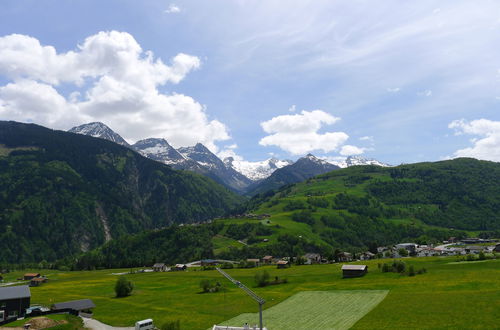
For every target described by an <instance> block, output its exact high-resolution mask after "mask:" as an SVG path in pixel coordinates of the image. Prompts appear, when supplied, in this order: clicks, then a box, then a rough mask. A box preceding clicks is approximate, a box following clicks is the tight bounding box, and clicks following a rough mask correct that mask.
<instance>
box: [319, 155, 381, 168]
mask: <svg viewBox="0 0 500 330" xmlns="http://www.w3.org/2000/svg"><path fill="white" fill-rule="evenodd" d="M328 162H330V163H331V164H334V165H337V166H338V167H341V168H346V167H350V166H356V165H376V166H382V167H390V166H391V165H389V164H386V163H382V162H380V161H378V160H376V159H371V158H364V157H361V156H348V157H347V158H345V159H341V158H340V159H328Z"/></svg>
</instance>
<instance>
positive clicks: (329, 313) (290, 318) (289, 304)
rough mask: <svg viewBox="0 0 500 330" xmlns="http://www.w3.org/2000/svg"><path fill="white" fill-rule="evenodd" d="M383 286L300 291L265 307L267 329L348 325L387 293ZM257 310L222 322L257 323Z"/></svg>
mask: <svg viewBox="0 0 500 330" xmlns="http://www.w3.org/2000/svg"><path fill="white" fill-rule="evenodd" d="M387 292H388V291H384V290H351V291H344V290H336V291H305V292H299V293H297V294H295V295H293V296H291V297H290V298H288V299H287V300H285V301H284V302H282V303H280V304H278V305H275V306H273V307H271V308H269V309H268V310H267V311H266V319H265V320H266V327H267V328H268V329H293V328H296V329H324V330H330V329H349V328H350V327H351V326H353V325H354V323H356V321H358V320H359V319H360V318H362V317H363V316H364V315H365V314H366V313H368V312H369V311H370V310H371V309H373V308H374V307H375V306H377V305H378V304H379V303H380V302H381V301H382V300H383V299H384V298H385V296H386V295H387ZM258 320H259V319H258V314H241V315H239V316H237V317H235V318H233V319H231V320H229V321H225V322H223V323H222V325H235V324H236V325H239V324H244V323H248V324H258Z"/></svg>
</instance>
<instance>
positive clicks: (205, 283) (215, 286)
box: [200, 279, 222, 293]
mask: <svg viewBox="0 0 500 330" xmlns="http://www.w3.org/2000/svg"><path fill="white" fill-rule="evenodd" d="M221 287H222V285H221V284H220V283H219V282H217V281H210V280H208V279H204V280H201V281H200V288H201V290H202V291H203V293H209V292H219V290H220V289H221Z"/></svg>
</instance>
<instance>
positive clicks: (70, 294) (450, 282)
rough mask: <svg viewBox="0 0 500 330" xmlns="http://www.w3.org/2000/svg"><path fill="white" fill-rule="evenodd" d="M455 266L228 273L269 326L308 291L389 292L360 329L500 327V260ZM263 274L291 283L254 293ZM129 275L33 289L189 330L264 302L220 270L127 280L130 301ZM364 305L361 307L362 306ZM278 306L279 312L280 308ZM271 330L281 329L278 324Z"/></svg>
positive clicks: (66, 277)
mask: <svg viewBox="0 0 500 330" xmlns="http://www.w3.org/2000/svg"><path fill="white" fill-rule="evenodd" d="M455 260H456V259H455V258H454V257H446V258H439V257H432V258H405V259H404V261H405V262H406V263H407V265H414V267H415V269H420V268H422V267H425V268H426V269H427V273H425V274H421V275H417V276H414V277H409V276H403V275H399V274H396V273H382V272H380V270H379V269H378V266H377V263H379V262H384V261H385V262H387V261H388V260H372V261H368V262H365V264H367V265H368V266H369V272H368V274H367V275H366V276H364V277H361V278H352V279H342V276H341V271H340V267H341V265H340V264H330V265H310V266H292V267H291V268H289V269H280V270H278V269H276V268H275V267H272V266H266V267H259V268H253V269H230V270H227V272H228V273H229V274H230V275H231V276H233V277H234V278H236V279H238V280H240V281H242V282H243V283H244V284H245V285H247V286H248V287H250V288H252V289H253V290H254V291H255V292H256V293H257V294H259V295H260V296H262V297H263V298H264V299H265V300H266V301H267V302H266V304H265V305H264V308H265V310H264V320H266V313H268V312H269V317H270V322H271V319H272V315H273V312H272V311H273V309H272V307H273V306H277V305H278V304H279V303H281V302H285V305H284V306H285V307H286V306H287V305H286V304H287V303H286V301H287V299H288V298H290V297H292V296H294V295H296V294H299V293H301V292H308V291H327V292H328V291H330V292H332V293H335V292H337V293H341V292H342V291H346V290H349V291H352V290H382V291H388V293H387V295H386V296H385V298H384V299H383V300H382V301H381V302H380V303H379V304H378V305H376V306H375V307H374V308H373V309H371V310H369V308H368V309H366V310H365V312H367V311H368V313H366V315H364V316H363V317H362V318H361V319H359V320H358V321H357V322H355V323H354V325H353V326H352V328H353V329H383V328H387V329H389V328H390V329H411V328H418V329H452V328H453V329H456V328H461V329H465V328H466V329H471V328H483V329H494V328H499V326H500V325H499V322H498V311H499V310H500V280H499V279H500V260H498V259H497V260H487V261H484V262H455ZM263 269H265V270H267V271H268V272H269V273H270V275H271V278H274V277H275V276H279V277H280V278H287V279H288V283H287V284H280V285H272V286H268V287H263V288H254V286H255V284H254V275H255V273H256V272H259V271H261V270H263ZM126 271H129V270H128V269H122V270H99V271H82V272H60V271H52V270H46V271H43V272H42V273H43V274H44V275H47V276H48V278H49V279H50V280H49V281H48V282H47V283H45V284H44V285H42V286H40V287H34V288H31V292H32V304H36V303H39V304H45V305H50V304H52V303H55V302H61V301H67V300H75V299H83V298H90V299H92V300H93V301H94V302H95V304H96V306H97V307H96V308H95V311H94V316H95V318H96V319H98V320H100V321H102V322H104V323H107V324H110V325H114V326H132V325H133V324H134V323H135V321H137V320H141V319H145V318H152V319H154V321H155V323H156V324H157V325H161V324H163V323H165V322H167V321H173V320H180V322H181V327H182V329H207V328H209V327H211V326H212V325H214V324H221V323H223V322H224V321H227V320H230V319H232V318H234V317H237V316H239V315H240V314H244V313H256V312H257V311H258V305H257V303H255V302H254V301H253V300H252V299H250V298H249V297H248V296H246V294H245V293H244V292H243V291H242V290H241V289H239V288H236V287H235V286H233V285H232V284H231V283H230V282H229V281H227V280H226V279H225V278H223V277H222V276H221V275H219V273H218V272H216V271H201V270H197V271H195V270H189V271H186V272H169V273H138V274H131V275H126V276H127V278H128V279H129V280H131V281H132V282H133V283H134V285H135V289H134V292H133V294H132V295H131V296H129V297H126V298H115V297H114V284H115V282H116V279H117V277H118V275H113V274H112V273H120V272H126ZM20 274H21V272H14V273H10V274H6V278H5V280H6V281H10V280H14V279H15V278H17V277H19V276H20ZM203 279H209V280H216V281H219V282H220V283H221V284H222V285H223V287H224V289H223V290H222V291H221V292H217V293H200V292H201V289H200V287H199V283H200V281H201V280H203ZM332 297H334V296H332ZM332 299H333V298H332ZM346 299H348V298H346ZM361 300H363V299H361ZM292 302H293V300H292ZM325 304H328V306H329V308H331V313H332V314H335V313H336V311H335V309H336V306H335V304H332V303H328V302H325ZM294 305H296V306H295V307H294V308H290V314H293V315H294V317H296V316H297V315H300V313H301V310H304V311H305V309H303V308H302V306H300V305H297V304H294ZM362 305H363V303H360V304H359V306H358V307H357V308H361V307H362ZM282 306H283V305H282ZM276 308H278V310H279V306H277V307H276ZM324 308H325V311H324V313H326V314H328V308H327V306H324ZM268 309H269V311H268ZM287 309H288V308H287ZM347 310H348V309H347ZM345 313H352V311H351V312H349V311H346V312H345ZM363 314H364V313H363ZM304 317H306V316H305V315H304ZM276 322H277V321H276ZM240 326H241V325H240ZM271 329H273V330H275V329H279V325H278V326H277V327H274V328H271Z"/></svg>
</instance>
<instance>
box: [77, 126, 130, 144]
mask: <svg viewBox="0 0 500 330" xmlns="http://www.w3.org/2000/svg"><path fill="white" fill-rule="evenodd" d="M68 132H71V133H77V134H82V135H88V136H92V137H96V138H101V139H105V140H109V141H112V142H115V143H118V144H121V145H123V146H127V147H128V146H129V144H128V143H127V141H125V140H124V139H123V138H122V137H121V136H120V135H119V134H118V133H116V132H114V131H113V130H112V129H111V128H109V127H108V126H106V125H105V124H103V123H101V122H93V123H88V124H83V125H80V126H76V127H73V128H72V129H70V130H69V131H68Z"/></svg>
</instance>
